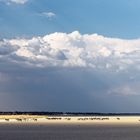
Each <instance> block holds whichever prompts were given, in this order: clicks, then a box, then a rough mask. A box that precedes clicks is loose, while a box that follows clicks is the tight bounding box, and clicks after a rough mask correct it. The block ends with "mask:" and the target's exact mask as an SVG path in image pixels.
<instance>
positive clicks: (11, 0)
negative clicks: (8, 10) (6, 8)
mask: <svg viewBox="0 0 140 140" xmlns="http://www.w3.org/2000/svg"><path fill="white" fill-rule="evenodd" d="M1 1H3V2H5V3H6V4H8V5H9V4H11V3H15V4H25V3H26V2H28V0H1Z"/></svg>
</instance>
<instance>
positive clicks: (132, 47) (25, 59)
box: [0, 31, 140, 71]
mask: <svg viewBox="0 0 140 140" xmlns="http://www.w3.org/2000/svg"><path fill="white" fill-rule="evenodd" d="M0 58H3V59H4V58H6V59H7V60H9V61H12V62H16V63H18V64H19V65H21V64H22V65H23V64H25V65H30V66H34V67H38V66H39V67H54V66H55V67H84V68H96V69H103V70H115V71H121V70H129V69H137V70H139V69H140V66H139V64H140V39H136V40H123V39H117V38H107V37H104V36H101V35H97V34H91V35H89V34H84V35H82V34H80V33H79V32H78V31H74V32H72V33H69V34H67V33H58V32H56V33H53V34H49V35H46V36H44V37H33V38H31V39H20V38H19V39H10V40H7V39H5V40H3V41H1V42H0ZM21 61H22V63H21Z"/></svg>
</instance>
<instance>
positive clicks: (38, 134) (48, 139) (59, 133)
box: [0, 123, 140, 140]
mask: <svg viewBox="0 0 140 140" xmlns="http://www.w3.org/2000/svg"><path fill="white" fill-rule="evenodd" d="M139 139H140V125H85V124H80V125H79V124H71V125H70V124H53V125H52V124H22V123H21V124H0V140H139Z"/></svg>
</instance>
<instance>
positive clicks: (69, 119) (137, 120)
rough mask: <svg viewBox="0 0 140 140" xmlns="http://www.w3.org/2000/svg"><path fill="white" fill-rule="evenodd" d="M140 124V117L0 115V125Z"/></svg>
mask: <svg viewBox="0 0 140 140" xmlns="http://www.w3.org/2000/svg"><path fill="white" fill-rule="evenodd" d="M8 122H12V123H16V122H21V123H24V122H25V123H26V122H27V123H30V122H31V123H38V122H39V123H85V124H94V123H95V124H96V123H97V124H104V123H105V124H140V116H78V117H77V116H76V117H75V116H39V115H0V123H8Z"/></svg>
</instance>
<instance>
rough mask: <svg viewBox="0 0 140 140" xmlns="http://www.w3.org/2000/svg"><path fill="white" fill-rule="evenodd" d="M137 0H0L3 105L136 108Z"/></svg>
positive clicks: (139, 85) (139, 97)
mask: <svg viewBox="0 0 140 140" xmlns="http://www.w3.org/2000/svg"><path fill="white" fill-rule="evenodd" d="M139 13H140V1H139V0H133V1H132V0H117V1H113V0H107V1H106V0H82V1H81V0H76V1H75V0H59V1H58V0H40V1H37V0H0V111H61V112H103V113H104V112H105V113H136V112H140V92H139V91H140V75H139V73H140V26H139V25H140V17H139Z"/></svg>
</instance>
